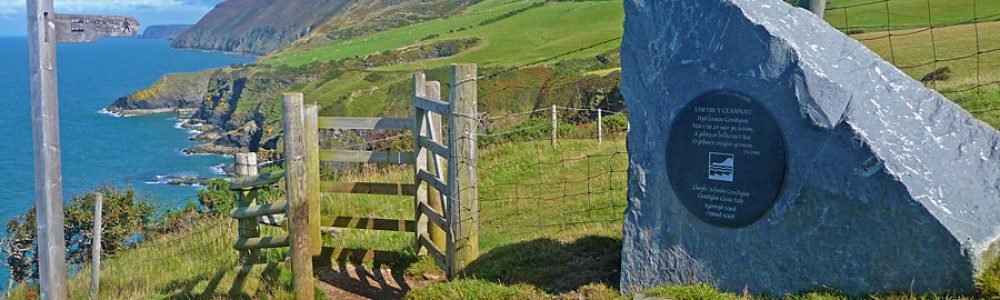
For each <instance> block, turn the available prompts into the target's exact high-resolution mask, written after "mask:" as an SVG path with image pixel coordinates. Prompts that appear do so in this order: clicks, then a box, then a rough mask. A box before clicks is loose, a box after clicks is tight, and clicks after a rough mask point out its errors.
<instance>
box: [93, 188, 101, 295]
mask: <svg viewBox="0 0 1000 300" xmlns="http://www.w3.org/2000/svg"><path fill="white" fill-rule="evenodd" d="M103 202H104V193H103V192H99V193H96V194H94V233H93V234H91V236H90V263H91V265H90V299H97V294H98V289H99V288H100V287H101V239H102V238H101V233H102V231H103V229H102V228H103V224H101V219H102V218H103V217H104V216H103V206H104V204H103Z"/></svg>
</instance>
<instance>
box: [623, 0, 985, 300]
mask: <svg viewBox="0 0 1000 300" xmlns="http://www.w3.org/2000/svg"><path fill="white" fill-rule="evenodd" d="M624 2H625V11H626V18H625V38H624V41H623V44H622V69H623V75H622V76H623V79H622V80H623V81H622V87H623V92H624V96H625V98H626V99H627V103H628V107H629V118H630V120H629V121H630V122H631V128H632V131H631V133H630V134H629V138H628V150H629V153H630V159H631V161H630V164H631V168H630V173H629V177H630V179H629V192H628V198H629V205H628V210H627V212H626V215H625V226H624V241H623V243H624V245H623V247H624V249H623V253H622V256H623V262H622V273H621V285H622V290H623V291H626V292H631V291H637V290H639V289H641V288H645V287H650V286H654V285H660V284H678V283H679V284H683V283H695V282H700V283H708V284H711V285H713V286H715V287H718V288H720V289H723V290H728V291H742V290H743V289H744V288H747V289H748V290H749V291H750V292H751V293H754V294H765V295H774V296H781V295H784V294H787V293H798V292H803V291H810V290H826V289H833V290H838V291H842V292H845V293H848V294H852V295H861V294H867V293H880V292H891V291H902V292H911V291H912V292H918V293H922V292H951V293H968V292H974V291H975V283H976V282H975V280H976V277H977V276H978V275H979V274H981V272H982V271H983V270H984V269H986V268H988V267H989V266H990V265H992V264H993V263H994V261H995V258H996V255H997V248H996V245H995V242H996V241H997V239H998V237H1000V134H998V132H997V131H996V130H994V129H993V128H991V127H990V126H989V125H987V124H985V123H983V122H980V121H978V120H976V119H975V118H974V117H973V116H972V115H971V114H970V113H968V112H966V111H964V110H963V109H961V108H960V107H959V106H957V105H955V104H954V103H952V102H951V101H949V100H948V99H946V98H945V97H943V96H941V95H940V94H938V93H937V92H934V91H931V90H929V89H927V88H925V87H924V86H923V85H922V84H921V83H919V82H917V81H914V80H913V79H911V78H909V77H908V76H907V75H906V74H904V73H903V72H901V71H899V70H898V69H896V68H895V67H893V66H892V65H891V64H889V63H887V62H885V61H883V60H882V59H881V58H879V57H878V56H877V55H876V54H875V53H872V52H871V51H869V50H868V49H867V48H865V46H864V45H862V44H861V43H858V42H857V41H855V40H852V39H851V38H849V37H847V36H845V35H844V34H842V33H840V32H838V31H836V30H835V29H833V28H831V27H830V26H829V25H828V24H826V23H825V22H824V21H823V20H821V19H820V18H818V17H816V16H814V15H812V14H810V13H809V12H807V11H805V10H802V9H798V8H794V7H791V6H789V5H788V4H786V3H784V2H782V1H780V0H625V1H624Z"/></svg>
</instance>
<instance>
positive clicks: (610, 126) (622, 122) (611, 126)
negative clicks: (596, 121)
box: [603, 113, 628, 132]
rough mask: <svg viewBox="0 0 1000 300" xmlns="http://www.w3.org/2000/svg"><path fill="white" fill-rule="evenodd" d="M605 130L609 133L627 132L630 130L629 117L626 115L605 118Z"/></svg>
mask: <svg viewBox="0 0 1000 300" xmlns="http://www.w3.org/2000/svg"><path fill="white" fill-rule="evenodd" d="M603 123H604V130H607V131H608V132H625V130H627V129H628V117H626V116H625V115H624V114H620V113H618V114H613V115H610V116H604V119H603Z"/></svg>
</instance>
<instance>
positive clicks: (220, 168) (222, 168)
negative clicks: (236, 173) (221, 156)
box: [208, 164, 229, 175]
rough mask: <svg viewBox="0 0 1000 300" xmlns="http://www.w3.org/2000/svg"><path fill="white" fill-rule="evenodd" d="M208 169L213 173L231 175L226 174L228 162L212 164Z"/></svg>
mask: <svg viewBox="0 0 1000 300" xmlns="http://www.w3.org/2000/svg"><path fill="white" fill-rule="evenodd" d="M208 170H210V171H212V173H213V174H217V175H229V174H226V164H217V165H214V166H210V167H208Z"/></svg>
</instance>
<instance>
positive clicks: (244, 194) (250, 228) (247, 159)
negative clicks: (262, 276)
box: [233, 153, 260, 264]
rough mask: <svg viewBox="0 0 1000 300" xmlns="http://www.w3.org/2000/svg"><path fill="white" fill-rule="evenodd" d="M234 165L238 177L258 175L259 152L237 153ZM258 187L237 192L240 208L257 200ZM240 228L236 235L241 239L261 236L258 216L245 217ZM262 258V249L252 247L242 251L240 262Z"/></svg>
mask: <svg viewBox="0 0 1000 300" xmlns="http://www.w3.org/2000/svg"><path fill="white" fill-rule="evenodd" d="M233 158H234V160H235V162H234V164H233V166H234V167H235V168H236V177H247V176H255V175H257V153H236V155H233ZM257 195H258V192H257V190H256V189H253V190H250V191H240V192H237V193H236V197H237V198H238V199H237V206H238V207H240V208H245V207H250V206H251V205H254V204H255V203H254V202H256V200H257ZM237 226H238V230H237V232H236V235H237V236H238V237H239V239H252V238H258V237H260V227H259V226H258V225H257V218H243V219H239V220H238V222H237ZM259 260H260V250H259V249H251V250H245V251H240V262H241V263H245V264H254V263H256V262H257V261H259Z"/></svg>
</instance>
